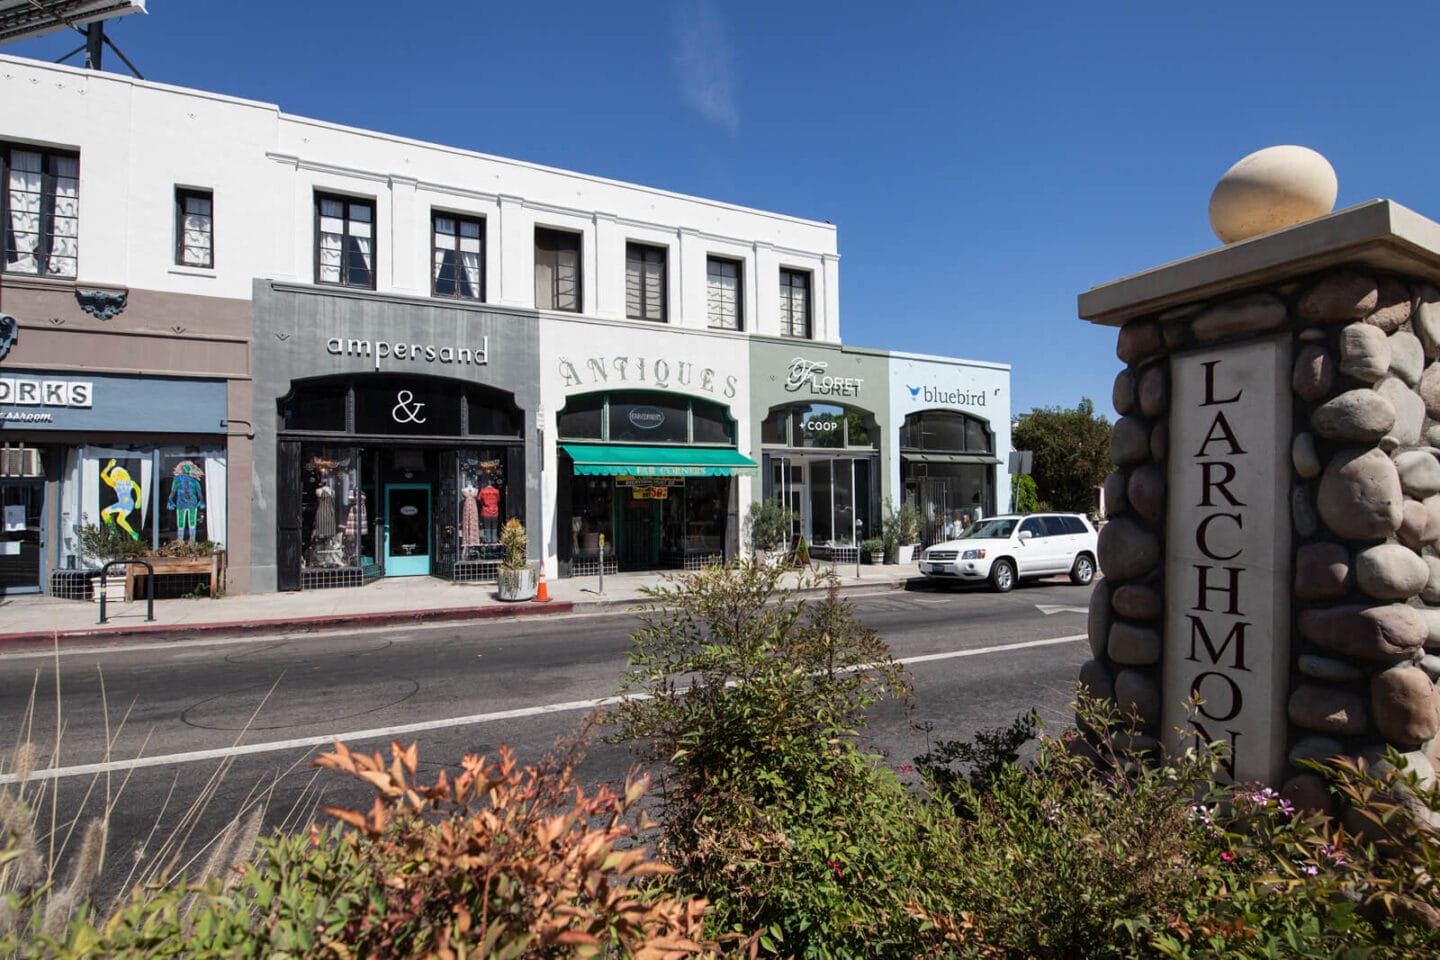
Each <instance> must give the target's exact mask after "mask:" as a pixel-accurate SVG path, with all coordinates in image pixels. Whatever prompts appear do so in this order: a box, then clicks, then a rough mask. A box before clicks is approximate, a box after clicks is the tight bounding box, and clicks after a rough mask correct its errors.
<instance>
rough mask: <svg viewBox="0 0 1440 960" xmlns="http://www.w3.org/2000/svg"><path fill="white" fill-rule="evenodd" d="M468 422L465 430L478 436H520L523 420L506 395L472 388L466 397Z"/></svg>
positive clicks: (522, 431)
mask: <svg viewBox="0 0 1440 960" xmlns="http://www.w3.org/2000/svg"><path fill="white" fill-rule="evenodd" d="M466 403H467V404H468V406H469V410H468V415H469V416H468V419H469V423H468V425H467V427H466V431H467V432H468V433H469V434H470V435H471V436H478V437H522V436H524V435H525V426H524V420H523V419H522V418H521V416H520V410H519V409H518V408H517V407H516V406H515V404H514V403H512V402H511V401H510V399H509V397H508V396H501V395H499V394H498V393H491V392H489V391H487V392H484V393H482V392H479V391H475V390H472V391H470V393H469V394H468V395H467V397H466Z"/></svg>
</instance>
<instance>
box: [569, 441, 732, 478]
mask: <svg viewBox="0 0 1440 960" xmlns="http://www.w3.org/2000/svg"><path fill="white" fill-rule="evenodd" d="M560 449H562V450H564V451H565V452H566V453H567V454H569V456H570V459H571V460H573V461H575V472H576V473H577V474H580V475H582V476H602V477H614V476H622V475H627V476H635V477H730V476H734V475H735V474H737V473H748V472H750V471H753V470H758V469H759V465H758V464H757V463H756V462H755V461H754V460H751V459H749V458H748V457H744V456H741V455H740V453H739V452H738V451H736V450H727V449H723V448H714V447H622V446H611V445H609V444H591V443H562V444H560Z"/></svg>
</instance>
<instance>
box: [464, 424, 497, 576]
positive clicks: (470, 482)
mask: <svg viewBox="0 0 1440 960" xmlns="http://www.w3.org/2000/svg"><path fill="white" fill-rule="evenodd" d="M456 462H457V465H458V469H459V477H458V480H457V486H458V489H459V491H460V504H459V517H460V523H459V524H458V525H457V530H456V536H457V538H458V541H459V545H460V559H461V560H490V559H496V558H498V557H499V556H500V527H501V525H502V524H503V523H504V522H505V519H506V518H507V517H508V516H510V511H509V510H508V509H507V503H506V495H505V494H506V478H505V451H504V450H503V449H499V448H482V449H473V450H465V451H463V452H462V453H461V455H460V457H459V458H458V460H457V461H456Z"/></svg>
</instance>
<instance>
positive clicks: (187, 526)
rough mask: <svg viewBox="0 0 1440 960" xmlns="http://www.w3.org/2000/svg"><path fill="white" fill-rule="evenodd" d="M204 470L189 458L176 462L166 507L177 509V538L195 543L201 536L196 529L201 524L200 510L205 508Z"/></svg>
mask: <svg viewBox="0 0 1440 960" xmlns="http://www.w3.org/2000/svg"><path fill="white" fill-rule="evenodd" d="M203 477H204V473H203V471H201V469H200V468H199V467H197V466H196V465H195V464H194V463H192V462H191V461H189V460H181V461H180V462H179V463H177V464H175V470H174V474H173V477H172V478H171V480H170V496H169V497H168V498H166V500H165V508H166V509H167V510H174V511H175V538H176V539H177V540H189V541H190V542H192V543H194V542H195V541H196V540H198V539H199V538H198V537H197V535H196V531H197V529H198V527H199V524H200V511H201V510H204V509H205V484H204V483H203V482H202V478H203Z"/></svg>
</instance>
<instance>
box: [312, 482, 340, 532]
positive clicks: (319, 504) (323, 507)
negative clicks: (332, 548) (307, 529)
mask: <svg viewBox="0 0 1440 960" xmlns="http://www.w3.org/2000/svg"><path fill="white" fill-rule="evenodd" d="M313 535H314V538H315V539H316V540H317V541H318V540H328V539H330V538H331V537H333V536H335V491H334V489H332V488H331V486H330V477H329V476H322V477H321V478H320V486H318V487H316V488H315V528H314V530H313Z"/></svg>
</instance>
